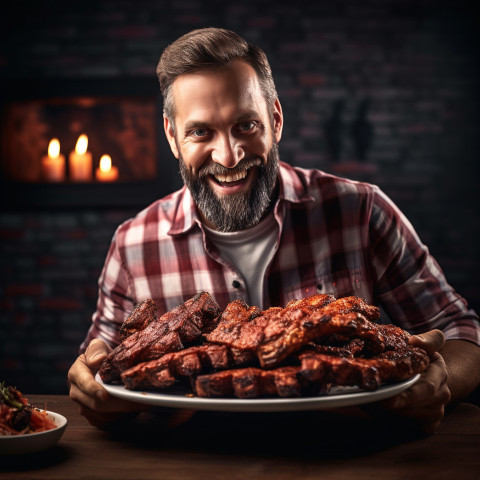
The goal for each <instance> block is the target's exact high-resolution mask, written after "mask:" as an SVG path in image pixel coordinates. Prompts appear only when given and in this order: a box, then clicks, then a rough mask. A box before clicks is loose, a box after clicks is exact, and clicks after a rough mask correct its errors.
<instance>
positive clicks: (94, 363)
mask: <svg viewBox="0 0 480 480" xmlns="http://www.w3.org/2000/svg"><path fill="white" fill-rule="evenodd" d="M110 351H111V348H110V347H109V346H108V345H107V344H106V343H105V342H103V341H102V340H99V339H94V340H92V341H91V342H90V344H89V345H88V348H87V350H86V351H85V353H84V354H82V355H80V356H79V357H78V358H77V360H76V361H75V363H74V364H73V365H72V366H71V368H70V370H69V372H68V380H69V382H70V398H71V399H72V400H74V401H75V402H77V403H78V404H79V405H80V413H81V414H82V415H83V416H85V417H86V418H87V420H88V421H89V422H90V423H91V424H92V425H94V426H96V427H99V428H105V427H107V426H108V425H110V424H112V423H114V422H116V421H119V420H120V419H122V418H124V417H125V416H128V415H129V414H133V413H134V412H141V411H145V410H148V409H149V407H147V406H146V405H141V404H137V403H132V402H127V401H125V400H121V399H119V398H114V397H110V395H109V394H108V392H107V391H106V390H105V389H104V388H103V386H102V385H100V384H99V383H98V382H97V381H95V378H94V376H95V374H96V373H97V372H98V370H99V368H100V366H101V364H102V362H103V360H104V359H105V358H106V356H107V355H108V353H109V352H110Z"/></svg>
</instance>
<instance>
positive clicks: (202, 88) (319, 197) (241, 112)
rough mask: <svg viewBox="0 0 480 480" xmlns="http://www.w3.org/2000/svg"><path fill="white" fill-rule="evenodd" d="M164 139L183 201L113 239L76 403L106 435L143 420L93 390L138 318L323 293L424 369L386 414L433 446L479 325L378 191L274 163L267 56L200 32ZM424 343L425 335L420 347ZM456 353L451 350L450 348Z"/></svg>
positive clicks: (177, 61) (232, 39)
mask: <svg viewBox="0 0 480 480" xmlns="http://www.w3.org/2000/svg"><path fill="white" fill-rule="evenodd" d="M157 75H158V77H159V80H160V87H161V90H162V94H163V97H164V130H165V134H166V136H167V139H168V142H169V144H170V148H171V150H172V152H173V154H174V156H175V157H176V158H177V159H178V162H179V169H180V173H181V176H182V178H183V181H184V184H185V186H184V187H183V188H182V189H181V190H179V191H177V192H174V193H172V194H171V195H169V196H167V197H165V198H162V199H160V200H158V201H157V202H155V203H153V204H152V205H150V206H149V207H148V208H146V209H145V210H144V211H142V212H141V213H139V214H138V215H137V216H136V217H135V218H133V219H131V220H129V221H127V222H125V223H123V224H122V225H121V226H120V227H119V228H118V230H117V232H116V233H115V236H114V238H113V241H112V244H111V247H110V250H109V252H108V255H107V259H106V262H105V267H104V269H103V272H102V275H101V277H100V282H99V285H100V289H99V301H98V307H97V311H96V312H95V314H94V315H93V320H92V325H91V327H90V329H89V332H88V335H87V337H86V339H85V341H84V342H83V344H82V345H81V355H80V356H79V357H78V359H77V360H76V362H75V363H74V365H73V366H72V368H71V369H70V372H69V380H70V385H71V387H70V396H71V398H72V399H73V400H75V401H76V402H78V403H79V404H80V405H81V411H82V412H83V414H84V415H85V416H86V417H87V418H88V419H89V421H90V422H91V423H93V424H96V425H99V426H101V425H105V424H106V423H108V422H110V421H113V420H117V419H118V418H119V417H120V416H121V414H122V413H124V412H129V411H139V410H140V409H141V408H144V407H141V406H139V405H137V404H134V403H129V402H125V401H123V400H119V399H116V398H111V397H109V395H108V393H107V392H106V391H105V390H104V389H103V387H102V386H101V385H100V384H99V383H97V382H96V381H95V380H94V374H95V373H96V371H97V370H98V368H99V366H100V364H101V362H102V361H103V359H104V358H105V356H106V355H107V353H108V352H109V351H110V350H111V348H113V347H115V346H116V345H118V343H119V342H120V338H119V330H120V326H121V325H122V323H123V321H124V320H125V319H126V318H127V317H128V316H129V314H130V313H131V312H132V310H133V309H134V307H135V305H136V304H139V303H140V302H142V301H143V300H145V299H147V298H152V299H154V301H155V303H156V305H157V308H158V311H159V314H162V313H164V312H166V311H168V310H170V309H172V308H173V307H175V306H177V305H179V304H181V303H183V302H184V301H186V300H187V299H189V298H191V297H193V296H194V295H195V294H196V293H198V292H200V291H206V292H209V293H210V294H211V296H212V297H213V298H214V299H215V300H216V301H217V303H218V304H219V305H220V307H221V308H224V307H225V306H226V305H227V304H228V303H229V302H231V301H232V300H235V299H241V300H244V301H245V302H247V303H248V304H250V305H256V306H258V307H259V308H261V309H265V308H268V307H270V306H284V305H286V303H287V302H288V301H289V300H292V299H298V298H303V297H306V296H308V295H312V294H313V293H317V292H324V293H331V294H333V295H335V296H336V297H337V298H339V297H343V296H349V295H355V296H358V297H361V298H363V299H365V300H366V301H367V302H368V303H370V304H376V305H381V306H382V307H383V309H384V311H385V312H387V314H388V315H389V317H390V318H391V320H392V321H393V322H394V323H395V324H397V325H399V326H401V327H402V328H404V329H406V330H408V331H410V332H411V333H413V334H419V335H414V336H412V337H411V343H412V344H413V345H417V346H421V347H423V348H424V349H425V350H426V351H427V352H428V353H429V355H430V365H429V367H428V369H427V370H426V371H425V372H424V373H423V374H422V376H421V378H420V380H419V381H418V382H417V383H415V384H414V385H413V386H412V387H411V388H410V389H409V390H407V391H406V392H404V393H402V394H399V395H397V396H396V397H393V398H392V399H390V400H389V401H388V402H386V403H385V404H384V405H382V409H381V411H382V414H385V411H386V410H387V411H390V412H391V413H392V414H395V415H397V416H398V415H400V416H405V417H408V418H413V419H415V420H416V421H418V423H419V424H420V425H421V427H422V428H424V430H425V431H433V429H434V428H435V427H436V426H437V425H438V423H439V422H440V420H441V418H442V417H443V414H444V408H445V405H447V404H448V402H452V401H456V400H459V399H461V398H462V397H464V396H465V395H467V394H468V393H469V392H471V391H472V390H473V389H474V388H475V387H476V386H477V385H478V384H479V383H480V369H478V368H476V366H478V364H479V362H480V348H479V346H478V345H479V344H480V326H479V323H478V316H477V315H476V314H475V312H473V311H471V310H468V307H467V304H466V302H465V300H464V299H463V298H462V297H461V296H460V295H458V294H457V293H456V292H455V291H454V290H453V288H452V287H451V286H450V285H449V284H448V283H447V281H446V279H445V277H444V275H443V273H442V271H441V270H440V267H439V266H438V264H437V263H436V261H435V260H434V259H433V258H432V257H431V256H430V254H429V252H428V249H427V248H426V247H425V246H424V245H423V244H422V243H421V241H420V240H419V238H418V236H417V235H416V233H415V232H414V230H413V228H412V226H411V225H410V223H409V222H408V221H407V220H406V219H405V217H404V216H403V214H402V213H401V212H400V211H399V210H398V208H397V207H396V206H395V205H394V204H393V203H392V202H391V200H389V199H388V198H387V197H386V196H385V195H384V194H383V193H382V192H381V190H380V189H379V188H377V187H376V186H373V185H369V184H365V183H360V182H354V181H350V180H347V179H342V178H338V177H335V176H332V175H329V174H327V173H325V172H321V171H319V170H306V169H301V168H294V167H292V166H290V165H288V164H286V163H283V162H281V161H280V159H279V148H278V144H279V142H280V140H281V137H282V128H283V112H282V108H281V104H280V101H279V99H278V96H277V92H276V89H275V84H274V81H273V78H272V72H271V69H270V65H269V63H268V60H267V57H266V55H265V53H264V52H263V51H262V50H261V49H260V48H258V47H256V46H254V45H251V44H248V43H247V42H246V41H245V40H244V39H242V38H241V37H239V36H238V35H237V34H235V33H234V32H231V31H227V30H223V29H216V28H207V29H201V30H195V31H193V32H190V33H188V34H186V35H184V36H182V37H181V38H179V39H178V40H177V41H176V42H174V43H173V44H171V45H170V46H168V47H167V48H166V49H165V51H164V52H163V54H162V56H161V58H160V61H159V64H158V68H157ZM420 334H421V335H420ZM445 340H446V341H445Z"/></svg>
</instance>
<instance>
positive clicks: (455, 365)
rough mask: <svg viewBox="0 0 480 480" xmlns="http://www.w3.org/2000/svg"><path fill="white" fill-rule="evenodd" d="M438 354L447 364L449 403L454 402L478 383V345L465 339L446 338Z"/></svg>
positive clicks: (467, 393)
mask: <svg viewBox="0 0 480 480" xmlns="http://www.w3.org/2000/svg"><path fill="white" fill-rule="evenodd" d="M440 354H441V355H442V357H443V359H444V360H445V364H446V366H447V372H448V388H449V389H450V393H451V394H452V398H451V399H450V404H454V403H457V402H459V401H461V400H462V399H463V398H465V397H466V396H467V395H469V394H470V393H472V391H473V390H475V388H477V387H478V386H479V385H480V347H479V346H477V345H475V344H474V343H472V342H468V341H465V340H448V341H446V342H445V346H444V347H443V348H442V349H440Z"/></svg>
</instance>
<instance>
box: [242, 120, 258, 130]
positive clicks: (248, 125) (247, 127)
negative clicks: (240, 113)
mask: <svg viewBox="0 0 480 480" xmlns="http://www.w3.org/2000/svg"><path fill="white" fill-rule="evenodd" d="M254 127H255V122H243V123H241V124H240V130H241V131H242V132H248V131H250V130H252V129H253V128H254Z"/></svg>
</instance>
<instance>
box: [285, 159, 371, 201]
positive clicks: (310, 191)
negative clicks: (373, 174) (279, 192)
mask: <svg viewBox="0 0 480 480" xmlns="http://www.w3.org/2000/svg"><path fill="white" fill-rule="evenodd" d="M280 165H281V168H280V176H281V178H282V182H283V183H284V185H285V186H287V188H290V189H292V190H294V191H296V192H300V191H303V192H302V194H303V195H308V196H310V197H313V198H319V197H321V198H323V199H325V198H328V197H332V196H344V195H351V194H354V195H374V194H376V193H377V192H378V191H379V188H378V186H376V185H374V184H371V183H368V182H363V181H358V180H354V179H350V178H345V177H340V176H337V175H334V174H331V173H327V172H325V171H323V170H320V169H318V168H303V167H298V166H292V165H289V164H286V163H283V162H281V164H280Z"/></svg>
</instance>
